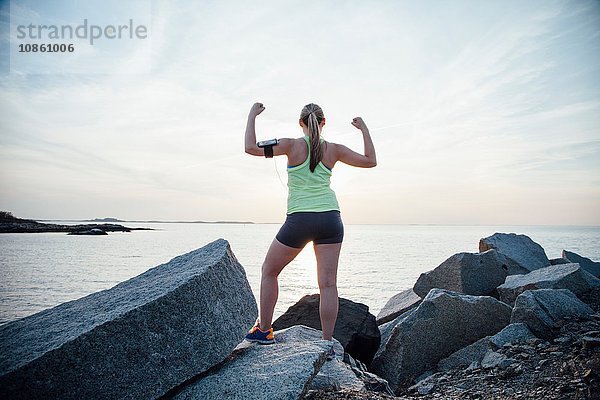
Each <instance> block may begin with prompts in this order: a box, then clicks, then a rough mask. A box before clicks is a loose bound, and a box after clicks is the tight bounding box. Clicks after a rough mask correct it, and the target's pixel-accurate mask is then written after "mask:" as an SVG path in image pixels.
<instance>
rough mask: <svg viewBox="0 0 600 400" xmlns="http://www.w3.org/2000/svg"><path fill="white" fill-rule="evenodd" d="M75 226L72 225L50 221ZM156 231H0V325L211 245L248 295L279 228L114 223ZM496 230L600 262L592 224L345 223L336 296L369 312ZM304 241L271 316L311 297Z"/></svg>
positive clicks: (599, 240) (311, 265) (312, 266)
mask: <svg viewBox="0 0 600 400" xmlns="http://www.w3.org/2000/svg"><path fill="white" fill-rule="evenodd" d="M53 222H55V223H64V224H73V223H75V222H73V221H53ZM122 224H123V225H125V226H129V227H148V228H154V229H156V230H154V231H132V232H129V233H124V232H112V233H109V234H108V235H106V236H78V235H67V234H66V233H3V234H0V324H4V323H7V322H10V321H13V320H15V319H18V318H22V317H25V316H28V315H31V314H34V313H36V312H39V311H41V310H44V309H46V308H49V307H53V306H56V305H58V304H60V303H63V302H65V301H70V300H74V299H77V298H80V297H83V296H86V295H88V294H90V293H93V292H96V291H99V290H103V289H108V288H110V287H112V286H114V285H116V284H117V283H119V282H122V281H124V280H126V279H129V278H131V277H134V276H136V275H139V274H141V273H142V272H144V271H146V270H147V269H149V268H152V267H154V266H157V265H159V264H162V263H165V262H168V261H169V260H171V259H172V258H174V257H176V256H178V255H181V254H184V253H186V252H189V251H191V250H194V249H197V248H199V247H202V246H204V245H205V244H207V243H210V242H212V241H214V240H216V239H218V238H224V239H226V240H227V241H229V243H230V245H231V248H232V250H233V252H234V254H235V256H236V257H237V259H238V260H239V262H240V263H241V265H242V266H243V267H244V268H245V270H246V274H247V276H248V281H249V282H250V286H251V288H252V290H253V292H254V295H255V297H256V298H257V303H258V296H259V289H260V269H261V264H262V261H263V259H264V257H265V254H266V251H267V249H268V247H269V245H270V243H271V241H272V240H273V238H274V236H275V234H276V233H277V231H278V229H279V227H280V225H279V224H198V223H130V222H124V223H122ZM495 232H505V233H511V232H513V233H519V234H526V235H528V236H529V237H531V238H532V239H533V240H534V241H536V242H537V243H539V244H540V245H542V247H544V249H545V251H546V254H547V256H548V258H557V257H560V254H561V251H562V250H563V249H566V250H570V251H574V252H576V253H578V254H580V255H583V256H585V257H588V258H591V259H593V260H596V261H597V260H600V227H578V226H442V225H346V226H345V237H344V244H343V245H342V253H341V256H340V264H339V267H338V293H339V296H340V297H343V298H346V299H349V300H352V301H354V302H359V303H363V304H366V305H368V306H369V309H370V312H371V313H372V314H374V315H377V314H378V313H379V311H380V310H381V308H382V307H383V306H384V305H385V303H386V302H387V300H388V299H389V298H390V297H392V296H393V295H395V294H396V293H398V292H400V291H402V290H404V289H407V288H410V287H412V286H413V284H414V283H415V281H416V280H417V278H418V277H419V274H421V273H422V272H425V271H428V270H431V269H433V268H435V267H437V266H438V265H439V264H440V263H442V262H443V261H444V260H446V259H447V258H448V257H450V256H451V255H453V254H455V253H459V252H477V251H478V243H479V239H480V238H482V237H485V236H489V235H492V234H494V233H495ZM318 292H319V288H318V285H317V273H316V261H315V257H314V253H313V250H312V245H311V244H310V243H309V244H308V245H307V246H306V248H305V249H304V250H303V251H302V252H301V253H300V254H299V255H298V257H297V258H296V259H295V260H294V261H293V262H292V263H290V264H289V265H288V266H287V267H286V268H285V269H284V270H283V272H282V273H281V275H280V276H279V300H278V302H277V306H276V308H275V314H274V319H276V318H277V317H278V316H280V315H281V314H283V313H284V312H285V311H286V310H287V309H288V308H289V307H290V306H291V305H293V304H294V303H296V302H297V301H298V300H299V299H300V298H301V297H302V296H304V295H306V294H313V293H318Z"/></svg>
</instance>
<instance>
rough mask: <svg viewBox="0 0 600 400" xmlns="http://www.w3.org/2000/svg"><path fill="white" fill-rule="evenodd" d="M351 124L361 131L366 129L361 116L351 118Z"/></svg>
mask: <svg viewBox="0 0 600 400" xmlns="http://www.w3.org/2000/svg"><path fill="white" fill-rule="evenodd" d="M351 124H352V125H353V126H355V127H356V128H357V129H360V130H361V131H362V130H365V129H367V124H365V121H363V119H362V118H361V117H356V118H353V119H352V122H351Z"/></svg>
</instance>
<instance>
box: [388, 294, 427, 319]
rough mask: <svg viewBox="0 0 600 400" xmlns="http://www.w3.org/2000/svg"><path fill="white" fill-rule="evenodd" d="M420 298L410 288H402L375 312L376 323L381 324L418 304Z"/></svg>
mask: <svg viewBox="0 0 600 400" xmlns="http://www.w3.org/2000/svg"><path fill="white" fill-rule="evenodd" d="M423 297H424V296H423ZM421 300H422V299H421V297H420V296H419V295H418V294H416V293H415V292H414V291H413V290H412V289H407V290H403V291H402V292H400V293H398V294H397V295H395V296H393V297H392V298H390V299H389V300H388V302H387V303H386V304H385V306H383V308H382V309H381V311H379V314H377V325H383V324H385V323H386V322H390V321H392V320H394V319H395V318H396V317H398V316H399V315H402V314H404V313H405V312H406V311H408V310H410V309H412V308H414V307H416V306H418V305H419V304H420V303H421Z"/></svg>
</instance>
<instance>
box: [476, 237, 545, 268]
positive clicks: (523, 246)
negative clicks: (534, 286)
mask: <svg viewBox="0 0 600 400" xmlns="http://www.w3.org/2000/svg"><path fill="white" fill-rule="evenodd" d="M490 249H496V250H498V252H500V253H502V254H504V255H505V256H507V257H509V258H511V259H512V260H514V261H515V262H516V263H517V264H519V266H521V267H522V268H525V269H526V270H528V271H533V270H536V269H539V268H543V267H547V266H548V265H550V260H548V257H547V256H546V252H545V251H544V249H543V248H542V246H540V245H539V244H537V243H536V242H534V241H533V240H531V238H530V237H529V236H526V235H517V234H516V233H494V234H493V235H492V236H488V237H486V238H482V239H480V240H479V251H480V252H482V253H483V252H484V251H488V250H490Z"/></svg>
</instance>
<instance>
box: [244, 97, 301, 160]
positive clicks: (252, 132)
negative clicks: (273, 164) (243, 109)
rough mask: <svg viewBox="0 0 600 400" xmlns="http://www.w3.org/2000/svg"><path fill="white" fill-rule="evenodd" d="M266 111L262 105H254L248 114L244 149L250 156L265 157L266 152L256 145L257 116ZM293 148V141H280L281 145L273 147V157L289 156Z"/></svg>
mask: <svg viewBox="0 0 600 400" xmlns="http://www.w3.org/2000/svg"><path fill="white" fill-rule="evenodd" d="M264 110H265V106H264V105H263V104H262V103H254V104H253V105H252V108H251V109H250V113H249V114H248V122H247V123H246V134H245V135H244V147H245V151H246V153H248V154H252V155H253V156H261V157H262V156H264V155H265V150H264V149H262V148H260V147H258V146H257V145H256V127H255V125H256V124H255V122H256V116H257V115H258V114H260V113H261V112H263V111H264ZM291 146H292V139H279V144H278V145H277V146H273V155H274V156H280V155H283V154H288V152H289V150H290V148H291Z"/></svg>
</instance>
